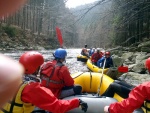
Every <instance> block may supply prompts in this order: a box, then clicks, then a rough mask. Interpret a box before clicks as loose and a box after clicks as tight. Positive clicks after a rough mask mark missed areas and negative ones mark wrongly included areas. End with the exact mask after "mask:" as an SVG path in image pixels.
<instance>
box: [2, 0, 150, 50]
mask: <svg viewBox="0 0 150 113" xmlns="http://www.w3.org/2000/svg"><path fill="white" fill-rule="evenodd" d="M66 2H67V0H55V1H54V0H28V2H27V3H26V4H25V5H24V6H23V7H22V8H21V9H20V10H19V11H17V12H16V13H15V14H14V15H12V16H10V17H3V18H2V19H1V20H0V41H1V42H2V43H1V44H0V49H1V50H5V49H6V50H7V49H10V50H11V49H13V48H15V49H25V50H26V49H44V48H45V49H51V48H57V47H59V43H58V41H57V38H56V31H55V28H56V26H59V28H60V29H61V31H62V35H63V41H64V46H65V47H67V48H69V47H71V48H73V47H74V48H77V47H83V45H84V44H85V43H86V44H88V45H89V47H102V48H112V47H116V46H126V47H134V48H136V47H137V46H139V45H140V44H141V43H143V42H144V43H145V42H147V47H148V46H149V45H150V43H148V42H149V38H150V36H149V35H150V20H149V18H150V2H149V0H137V1H135V0H101V1H97V2H94V3H92V4H87V5H83V6H79V7H76V8H74V9H68V8H67V7H66V6H65V3H66ZM143 49H144V48H143ZM146 49H147V48H146ZM139 51H140V50H139Z"/></svg>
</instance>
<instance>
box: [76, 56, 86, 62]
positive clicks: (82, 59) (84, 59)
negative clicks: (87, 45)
mask: <svg viewBox="0 0 150 113" xmlns="http://www.w3.org/2000/svg"><path fill="white" fill-rule="evenodd" d="M87 60H88V57H87V56H83V55H78V56H77V61H81V62H87Z"/></svg>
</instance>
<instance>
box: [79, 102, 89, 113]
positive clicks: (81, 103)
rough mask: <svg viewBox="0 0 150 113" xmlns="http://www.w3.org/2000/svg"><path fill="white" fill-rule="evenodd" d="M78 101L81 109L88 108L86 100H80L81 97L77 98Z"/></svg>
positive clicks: (85, 109)
mask: <svg viewBox="0 0 150 113" xmlns="http://www.w3.org/2000/svg"><path fill="white" fill-rule="evenodd" d="M79 101H80V103H79V107H81V109H82V110H83V111H84V112H86V111H87V109H88V105H87V103H86V102H84V101H82V100H81V99H79Z"/></svg>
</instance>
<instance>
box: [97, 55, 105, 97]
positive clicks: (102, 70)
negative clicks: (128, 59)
mask: <svg viewBox="0 0 150 113" xmlns="http://www.w3.org/2000/svg"><path fill="white" fill-rule="evenodd" d="M105 64H106V58H105V60H104V64H103V69H102V76H101V81H100V85H99V87H98V91H97V94H98V96H99V92H100V88H101V85H102V82H103V74H104V68H105Z"/></svg>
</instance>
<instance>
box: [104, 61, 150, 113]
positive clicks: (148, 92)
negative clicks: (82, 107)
mask: <svg viewBox="0 0 150 113" xmlns="http://www.w3.org/2000/svg"><path fill="white" fill-rule="evenodd" d="M145 67H146V68H147V69H148V71H149V72H150V58H148V59H147V60H146V62H145ZM149 102H150V82H144V83H142V84H140V85H138V86H136V87H135V88H134V89H133V90H132V91H131V92H130V93H129V97H128V98H127V99H124V100H123V101H121V102H117V103H113V104H111V105H110V106H105V107H104V112H105V113H131V112H133V111H134V110H135V109H138V108H140V107H142V106H144V107H145V108H146V112H150V108H149V104H150V103H149Z"/></svg>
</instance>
